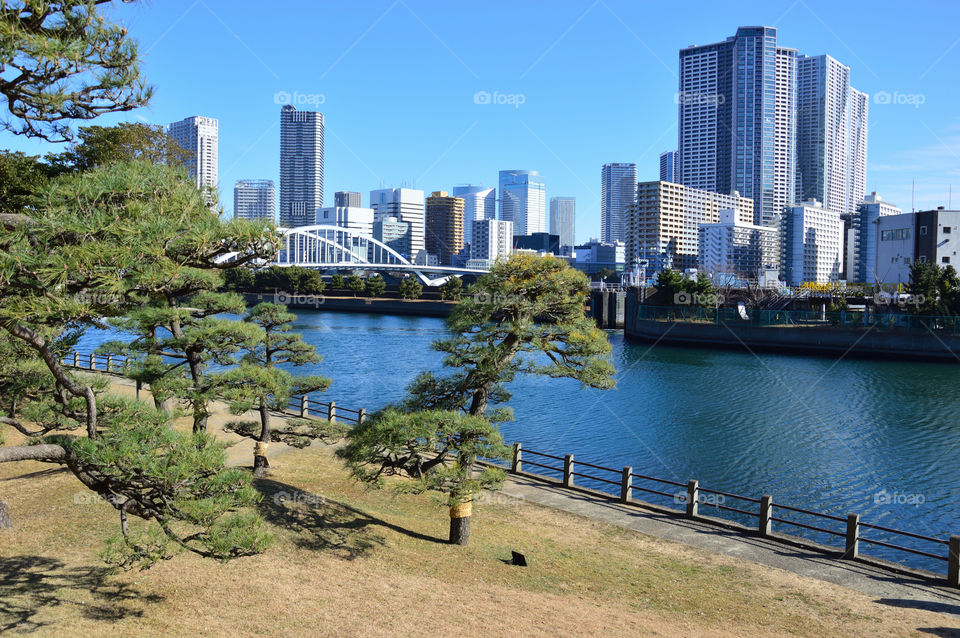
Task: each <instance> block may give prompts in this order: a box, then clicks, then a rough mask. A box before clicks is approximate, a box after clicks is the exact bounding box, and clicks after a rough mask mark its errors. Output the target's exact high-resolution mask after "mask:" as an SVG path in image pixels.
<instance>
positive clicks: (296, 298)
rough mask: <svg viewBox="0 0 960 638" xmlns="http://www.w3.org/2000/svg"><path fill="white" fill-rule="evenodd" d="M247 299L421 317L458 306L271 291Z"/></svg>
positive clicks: (437, 313)
mask: <svg viewBox="0 0 960 638" xmlns="http://www.w3.org/2000/svg"><path fill="white" fill-rule="evenodd" d="M244 297H245V298H246V300H247V303H248V304H258V303H261V302H263V301H269V302H273V303H282V304H286V305H287V307H289V308H295V309H307V310H323V311H326V312H365V313H371V314H382V315H413V316H418V317H446V316H448V315H449V314H450V313H451V312H452V311H453V309H454V308H455V307H456V305H457V304H456V302H453V301H432V300H425V299H380V298H376V299H371V298H369V297H328V296H326V295H293V294H280V293H278V294H274V293H269V292H266V293H246V294H245V295H244Z"/></svg>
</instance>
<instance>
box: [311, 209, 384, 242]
mask: <svg viewBox="0 0 960 638" xmlns="http://www.w3.org/2000/svg"><path fill="white" fill-rule="evenodd" d="M317 224H318V225H321V226H339V227H340V228H346V229H348V230H352V231H356V232H358V233H360V234H362V235H366V236H367V237H371V236H373V209H372V208H359V207H355V206H331V207H329V208H318V209H317Z"/></svg>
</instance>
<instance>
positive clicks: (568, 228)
mask: <svg viewBox="0 0 960 638" xmlns="http://www.w3.org/2000/svg"><path fill="white" fill-rule="evenodd" d="M576 211H577V202H576V200H575V199H574V198H573V197H551V198H550V234H551V235H557V236H559V237H560V254H561V255H565V254H567V253H568V252H569V249H572V248H573V246H574V241H575V237H574V230H575V228H574V219H575V217H576ZM565 248H566V249H568V250H564V249H565Z"/></svg>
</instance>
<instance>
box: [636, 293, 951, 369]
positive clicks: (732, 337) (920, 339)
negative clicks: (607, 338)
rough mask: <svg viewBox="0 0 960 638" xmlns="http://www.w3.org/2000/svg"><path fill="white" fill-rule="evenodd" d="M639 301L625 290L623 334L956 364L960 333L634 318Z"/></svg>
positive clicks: (766, 349)
mask: <svg viewBox="0 0 960 638" xmlns="http://www.w3.org/2000/svg"><path fill="white" fill-rule="evenodd" d="M638 303H639V302H638V300H637V298H636V295H635V294H630V293H628V294H627V303H626V312H625V319H624V336H626V337H627V338H628V339H633V340H637V341H643V342H647V343H656V344H662V345H673V346H692V347H700V348H726V349H735V350H744V351H751V352H787V353H798V354H816V355H830V356H850V357H867V358H879V359H890V358H896V359H912V360H918V361H941V362H945V363H958V362H960V337H957V336H954V335H952V334H935V333H934V332H933V331H930V330H928V331H926V332H902V331H881V330H880V329H879V328H877V327H875V326H867V327H863V328H846V327H835V326H810V325H803V326H754V325H749V324H747V325H741V324H737V323H728V322H722V321H721V322H718V323H710V322H698V321H664V320H659V319H657V320H647V319H640V318H638V313H637V307H638Z"/></svg>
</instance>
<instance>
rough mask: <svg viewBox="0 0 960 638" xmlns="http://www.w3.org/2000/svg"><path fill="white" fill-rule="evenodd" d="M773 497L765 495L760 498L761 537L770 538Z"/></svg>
mask: <svg viewBox="0 0 960 638" xmlns="http://www.w3.org/2000/svg"><path fill="white" fill-rule="evenodd" d="M771 516H773V497H772V496H770V495H769V494H764V495H763V496H761V497H760V536H770V527H771V525H772V523H773V521H772V520H770V517H771Z"/></svg>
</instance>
